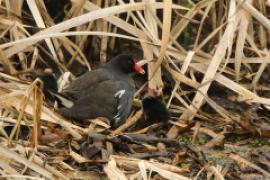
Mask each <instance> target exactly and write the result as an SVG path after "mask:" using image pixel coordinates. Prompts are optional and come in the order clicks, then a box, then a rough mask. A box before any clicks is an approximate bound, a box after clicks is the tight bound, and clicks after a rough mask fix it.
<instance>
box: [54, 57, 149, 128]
mask: <svg viewBox="0 0 270 180" xmlns="http://www.w3.org/2000/svg"><path fill="white" fill-rule="evenodd" d="M133 72H139V73H144V70H143V69H142V67H141V66H139V65H138V64H137V63H136V62H135V61H134V59H133V58H132V56H130V55H127V54H121V55H118V56H116V57H114V58H113V59H111V60H110V61H109V62H108V63H107V64H105V65H104V66H102V67H100V68H98V69H96V70H92V71H89V72H87V73H85V74H84V75H82V76H80V77H79V78H78V79H76V80H74V81H73V82H71V84H70V85H69V86H68V87H67V88H65V89H64V90H63V91H62V92H61V93H55V97H56V98H57V100H58V101H59V102H60V104H62V107H60V108H59V112H60V114H62V115H63V116H64V117H66V118H70V119H74V120H78V121H83V120H85V119H93V118H96V117H106V118H108V119H109V120H111V125H112V127H118V126H119V125H121V124H122V123H123V122H124V121H125V120H126V119H127V117H128V115H129V113H130V111H131V108H132V99H133V94H134V90H135V85H134V81H133V79H132V78H131V77H130V76H129V74H131V73H133ZM65 101H68V102H70V103H69V104H68V105H67V104H66V103H64V102H65Z"/></svg>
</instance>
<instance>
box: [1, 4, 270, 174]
mask: <svg viewBox="0 0 270 180" xmlns="http://www.w3.org/2000/svg"><path fill="white" fill-rule="evenodd" d="M23 2H24V1H18V0H5V1H0V6H1V9H0V11H1V14H2V15H1V17H0V18H1V21H0V29H1V31H2V32H1V33H0V37H1V44H0V64H1V66H0V70H1V72H0V79H1V80H0V94H1V97H0V106H1V108H2V109H9V110H8V112H10V113H8V114H9V115H6V114H4V113H3V114H2V113H1V118H0V120H1V123H0V134H1V137H0V142H1V145H0V152H1V157H0V158H1V160H0V174H1V177H3V178H7V179H31V178H34V177H35V179H72V178H74V177H75V176H76V175H78V174H81V178H82V179H83V178H85V179H89V177H96V174H90V173H89V174H87V173H86V174H83V171H80V170H78V169H75V168H73V167H72V165H70V164H68V163H67V159H69V158H72V159H73V160H74V161H75V162H76V163H79V164H83V163H90V164H91V163H92V164H95V163H96V164H99V165H100V164H102V166H103V167H104V172H105V173H106V175H107V176H108V177H109V178H110V179H150V176H151V175H153V174H152V173H153V172H155V173H154V174H156V175H155V177H156V178H164V179H189V178H188V177H189V176H188V171H186V170H185V169H184V168H181V167H178V166H177V163H180V162H182V161H181V160H182V159H181V158H183V156H181V152H182V151H183V150H180V149H176V150H175V149H174V150H172V151H171V149H169V148H167V149H166V150H168V151H171V152H173V153H174V154H173V158H172V159H173V160H171V161H170V163H158V162H155V161H152V160H141V159H136V158H132V157H126V156H124V155H123V156H120V155H118V156H117V155H113V154H114V153H115V151H114V150H113V148H112V146H113V145H112V142H111V141H112V140H113V139H114V138H118V136H117V135H119V136H120V135H123V134H124V135H125V134H128V133H129V132H128V130H127V129H128V128H129V127H131V126H132V125H134V124H135V123H136V122H137V121H138V120H139V119H140V118H141V117H142V115H143V111H142V109H141V105H140V103H138V105H137V107H139V109H138V110H136V112H135V111H134V112H133V113H132V114H131V116H130V117H129V119H128V121H127V122H126V123H125V124H123V125H122V126H121V127H119V128H118V129H116V130H115V131H109V135H108V136H105V135H104V136H105V137H103V136H102V137H100V138H101V139H102V138H103V140H106V143H105V144H106V148H107V149H106V151H105V150H104V149H103V151H102V153H101V154H102V155H101V156H102V159H101V160H92V159H87V158H85V157H83V156H81V155H80V154H78V153H77V152H75V151H73V150H72V149H76V150H78V149H79V147H80V144H79V140H81V139H82V138H83V137H85V136H86V135H89V134H91V133H95V132H99V133H101V134H102V132H104V131H105V132H106V131H108V129H109V126H108V125H107V124H106V123H105V122H104V121H103V120H100V119H97V120H94V121H92V122H91V123H90V125H89V127H81V126H79V125H78V124H75V123H72V122H71V121H69V120H66V119H64V118H63V117H61V116H59V114H58V113H57V112H55V111H54V109H53V108H48V107H47V106H45V103H44V102H43V95H42V91H41V89H42V82H40V80H35V81H34V82H32V83H29V82H26V81H24V80H22V78H21V76H20V75H21V74H24V73H26V72H29V71H30V72H31V71H33V70H35V69H37V68H39V66H40V64H42V66H48V67H53V66H57V68H55V67H53V68H54V69H57V70H59V74H64V73H65V72H68V71H74V69H73V70H72V68H74V65H73V64H75V63H77V66H78V68H77V69H83V68H86V69H88V70H91V69H92V63H93V62H94V61H93V59H90V58H89V57H91V58H92V57H99V59H100V62H101V63H105V62H106V59H107V54H106V51H107V50H108V49H109V48H111V49H114V48H116V47H117V42H118V40H119V39H122V40H123V41H122V42H124V41H127V42H130V43H132V44H133V45H136V46H139V49H140V50H141V52H142V54H143V60H141V63H146V64H147V69H148V85H145V84H144V85H142V86H141V87H139V90H138V91H137V92H136V96H135V97H136V98H137V97H141V96H140V95H141V94H142V91H143V90H146V91H147V89H148V88H147V87H149V89H155V90H158V91H162V90H163V88H164V87H166V86H167V84H166V83H168V82H167V81H166V80H164V79H166V78H167V79H170V80H171V81H170V83H172V84H170V86H171V87H172V89H171V90H170V92H169V93H168V94H165V96H166V104H167V106H168V108H169V109H170V110H171V112H175V113H176V114H178V117H177V120H176V121H172V123H170V124H169V126H170V129H169V130H168V131H167V137H169V138H170V139H175V138H176V137H178V136H179V135H181V134H182V132H184V131H186V130H188V131H189V132H190V133H191V134H192V135H191V137H193V143H194V142H195V141H196V139H197V138H198V135H199V134H205V135H207V136H209V137H211V138H212V139H211V140H209V141H208V142H207V143H206V144H205V145H203V146H199V147H196V148H198V149H199V150H202V151H204V150H208V149H212V148H213V147H214V146H216V145H220V144H222V143H224V138H225V135H226V131H227V128H229V127H231V126H230V125H232V124H233V125H234V126H237V128H240V129H241V128H242V129H245V130H250V129H252V127H253V125H252V124H251V125H250V124H248V125H247V124H246V122H245V119H249V118H251V117H246V116H244V118H243V117H239V116H238V115H236V114H235V113H233V112H232V111H231V110H227V109H226V108H225V107H224V105H222V104H221V105H220V102H217V101H215V99H214V98H212V97H211V96H210V95H209V91H210V89H211V87H212V85H213V84H214V83H216V82H217V83H219V84H220V85H221V86H222V87H223V88H224V90H225V89H226V90H229V91H230V92H231V93H232V92H233V93H234V94H232V95H231V96H233V97H234V98H235V99H236V101H237V102H242V103H246V104H248V105H250V106H251V105H255V106H256V107H258V106H260V105H265V107H266V108H267V107H269V106H270V97H269V96H268V95H265V96H261V95H260V94H259V92H258V90H259V89H262V90H265V91H267V92H268V91H269V85H267V83H263V84H261V82H260V80H261V79H262V78H263V77H264V76H266V77H267V78H269V75H268V74H267V72H268V69H269V52H268V51H269V50H268V44H269V33H268V32H269V31H270V21H269V16H268V14H267V13H269V9H268V8H269V7H267V3H265V2H264V1H262V0H259V1H252V0H231V1H224V0H201V1H199V2H197V3H194V2H193V1H181V0H179V1H172V0H167V1H164V2H158V1H156V0H143V1H136V2H134V1H131V2H130V3H125V2H124V1H122V0H118V1H101V0H96V1H88V0H79V1H78V0H76V1H75V0H71V5H70V8H69V9H68V8H67V9H66V10H65V11H66V13H65V14H64V18H63V19H62V20H61V21H60V22H56V23H55V21H54V20H53V17H52V16H51V15H50V14H49V11H51V9H49V8H48V6H47V5H46V3H45V0H26V1H25V2H24V3H25V4H24V6H27V7H28V9H29V11H28V12H26V8H25V7H24V6H23ZM48 2H49V3H53V2H51V1H48ZM175 2H178V3H175ZM185 2H189V3H185ZM55 3H56V2H55ZM190 6H191V7H190ZM189 7H190V8H189ZM28 18H30V19H28ZM25 19H28V20H25ZM29 20H30V21H32V22H30V21H29ZM189 30H190V31H191V33H190V34H188V31H189ZM192 30H193V31H194V30H195V31H196V32H192ZM187 34H188V35H187ZM90 36H91V38H89V37H90ZM187 39H188V40H190V41H192V42H186V41H188V40H187ZM97 42H99V44H98V43H97ZM89 48H91V53H93V54H94V55H92V56H89V54H88V52H89ZM138 54H139V53H138ZM93 64H94V63H93ZM75 74H76V72H72V76H73V77H74V76H75ZM198 74H199V76H200V78H198ZM164 76H166V78H164ZM200 79H201V80H200ZM186 87H188V88H186ZM192 93H194V96H192V95H191V94H192ZM266 94H267V93H266ZM205 104H208V105H209V106H211V107H212V109H214V111H215V112H216V117H212V115H211V114H209V115H208V114H207V113H205V112H203V110H202V107H203V106H204V105H205ZM247 111H248V110H247ZM16 113H17V114H16ZM243 113H245V112H243ZM10 114H11V115H10ZM240 116H241V115H240ZM215 118H216V120H215V122H214V124H213V121H211V120H213V119H215ZM183 120H184V121H185V122H186V123H183ZM194 120H195V121H202V122H211V123H212V124H211V125H209V123H208V124H207V123H206V124H207V125H205V124H204V126H207V127H202V126H201V124H200V123H197V125H196V126H195V127H194V128H191V127H190V125H189V123H192V122H193V121H194ZM260 120H261V119H260ZM215 123H216V124H215ZM221 123H223V129H222V131H219V132H216V131H215V126H219V125H220V124H221ZM260 123H262V122H259V123H258V124H260ZM224 124H225V125H224ZM22 125H24V126H27V127H29V129H30V131H31V133H30V134H31V137H28V139H27V140H22V139H20V138H19V134H20V132H21V126H22ZM227 125H228V126H227ZM268 125H269V123H268V124H267V127H264V128H265V129H266V130H265V129H263V128H262V127H260V128H261V129H259V130H257V129H256V130H254V131H253V130H250V131H249V132H252V133H253V132H257V131H259V132H260V133H261V134H263V132H266V133H265V134H266V135H267V134H269V129H268V127H270V125H269V126H268ZM6 126H12V127H13V128H12V131H11V133H7V132H6V130H5V127H6ZM55 126H59V127H60V129H57V128H56V127H55ZM249 126H251V128H250V127H249ZM156 127H157V126H156V125H153V126H149V127H147V128H146V127H145V129H142V130H140V131H135V132H133V134H141V133H146V132H148V131H150V130H151V129H153V128H156ZM256 128H257V127H256ZM42 130H45V132H46V131H48V134H49V135H48V134H46V133H45V134H42V132H43V131H42ZM46 135H48V136H49V137H50V138H54V140H53V141H52V142H49V141H48V142H47V141H46V142H45V140H44V139H45V138H44V137H45V136H46ZM267 137H269V135H267ZM59 140H60V141H63V142H68V145H66V146H65V147H64V148H63V147H60V148H59V149H57V148H56V147H54V141H59ZM96 141H98V140H96ZM50 143H51V144H50ZM110 143H111V144H110ZM140 143H141V145H142V146H143V148H145V149H146V150H147V151H150V152H151V150H153V151H154V150H158V151H161V150H160V147H158V146H153V145H152V144H151V143H149V142H143V143H142V142H140ZM140 143H138V144H140ZM97 144H98V146H102V143H100V141H98V143H97ZM135 144H136V143H135ZM103 145H104V144H103ZM67 147H69V148H68V149H66V148H67ZM161 149H162V148H161ZM194 151H195V150H194ZM46 152H47V154H46ZM196 152H197V151H196ZM50 153H51V154H52V159H53V158H55V159H54V160H51V161H50V162H47V160H46V159H50V157H46V156H47V155H48V154H50ZM106 153H107V154H106ZM119 154H121V152H120V153H119ZM223 155H224V154H223ZM127 156H128V155H127ZM186 156H189V155H186ZM67 157H68V158H67ZM108 157H110V158H109V159H108ZM189 157H191V156H189ZM228 157H229V158H231V159H232V160H234V161H236V162H238V163H245V164H247V165H248V166H249V167H250V168H253V169H254V170H256V171H257V172H259V173H261V174H262V175H263V176H264V178H269V173H268V172H267V171H266V170H264V169H262V168H261V167H258V166H257V165H256V164H254V163H251V162H248V161H247V160H245V159H243V158H240V157H239V156H238V155H234V154H230V155H229V156H228ZM57 158H59V159H57ZM168 159H169V158H167V159H166V158H164V159H163V160H164V161H165V162H166V160H167V161H169V160H168ZM202 164H203V165H200V168H201V170H200V171H199V172H198V174H197V176H193V177H194V178H195V179H198V177H199V176H201V174H203V172H206V174H207V176H208V177H209V178H211V177H215V178H216V179H225V178H224V177H226V173H224V172H223V171H222V170H224V169H222V167H220V166H219V165H217V166H214V165H209V164H208V163H206V162H202ZM227 174H230V173H227ZM152 177H153V176H152ZM99 178H101V177H99Z"/></svg>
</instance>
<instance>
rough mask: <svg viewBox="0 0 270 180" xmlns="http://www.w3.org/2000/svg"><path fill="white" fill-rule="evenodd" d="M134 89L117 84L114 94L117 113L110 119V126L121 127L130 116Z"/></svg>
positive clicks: (121, 83)
mask: <svg viewBox="0 0 270 180" xmlns="http://www.w3.org/2000/svg"><path fill="white" fill-rule="evenodd" d="M133 94H134V89H133V88H132V87H130V86H129V85H127V84H125V83H123V82H118V90H117V92H116V93H115V94H114V97H115V98H116V100H117V111H116V112H117V113H116V114H115V115H114V116H113V118H112V123H111V124H112V126H113V127H118V126H119V125H121V124H122V123H123V122H124V121H125V120H126V119H127V117H128V115H129V114H130V111H131V108H132V99H133Z"/></svg>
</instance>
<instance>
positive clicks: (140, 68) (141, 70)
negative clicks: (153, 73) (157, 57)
mask: <svg viewBox="0 0 270 180" xmlns="http://www.w3.org/2000/svg"><path fill="white" fill-rule="evenodd" d="M134 70H135V71H136V72H138V73H140V74H145V71H144V69H143V68H142V66H140V65H139V64H137V63H134Z"/></svg>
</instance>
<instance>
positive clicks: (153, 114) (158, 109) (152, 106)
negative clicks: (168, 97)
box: [142, 96, 170, 125]
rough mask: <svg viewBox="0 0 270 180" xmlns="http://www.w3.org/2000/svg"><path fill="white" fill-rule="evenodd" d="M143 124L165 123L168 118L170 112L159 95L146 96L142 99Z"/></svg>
mask: <svg viewBox="0 0 270 180" xmlns="http://www.w3.org/2000/svg"><path fill="white" fill-rule="evenodd" d="M142 106H143V112H144V118H145V120H144V121H145V123H146V124H145V125H150V124H153V123H166V122H167V121H168V120H169V119H170V113H169V111H168V109H167V107H166V105H165V104H164V102H163V101H162V97H161V96H157V97H152V96H147V97H145V98H144V99H143V100H142Z"/></svg>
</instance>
